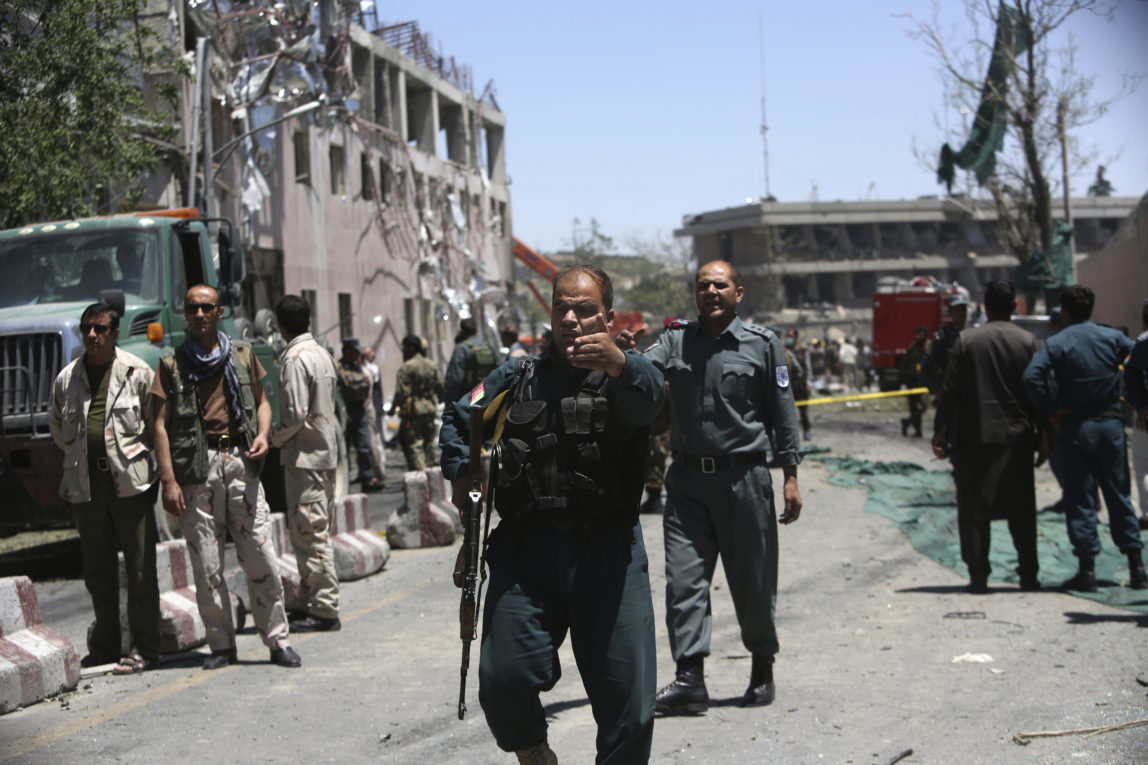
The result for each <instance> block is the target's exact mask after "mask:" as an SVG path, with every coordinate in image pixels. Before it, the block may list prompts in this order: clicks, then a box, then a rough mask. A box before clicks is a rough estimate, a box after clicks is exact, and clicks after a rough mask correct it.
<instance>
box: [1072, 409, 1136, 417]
mask: <svg viewBox="0 0 1148 765" xmlns="http://www.w3.org/2000/svg"><path fill="white" fill-rule="evenodd" d="M1061 416H1062V417H1063V418H1064V419H1066V420H1091V419H1094V418H1102V419H1106V420H1109V419H1110V420H1122V419H1124V413H1123V412H1121V411H1118V410H1116V409H1066V410H1065V411H1064V414H1063V415H1061Z"/></svg>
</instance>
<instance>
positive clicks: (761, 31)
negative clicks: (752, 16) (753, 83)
mask: <svg viewBox="0 0 1148 765" xmlns="http://www.w3.org/2000/svg"><path fill="white" fill-rule="evenodd" d="M757 42H758V46H757V47H758V55H759V56H760V58H761V149H762V159H763V160H764V162H765V198H766V199H772V197H773V194H772V193H771V191H770V188H769V124H768V123H767V122H766V120H765V21H764V20H763V18H762V14H761V11H758V14H757Z"/></svg>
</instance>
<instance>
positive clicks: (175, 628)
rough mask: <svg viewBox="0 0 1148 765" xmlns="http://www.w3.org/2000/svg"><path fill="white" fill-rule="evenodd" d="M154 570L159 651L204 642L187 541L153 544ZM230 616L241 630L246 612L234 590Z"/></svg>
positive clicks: (123, 598)
mask: <svg viewBox="0 0 1148 765" xmlns="http://www.w3.org/2000/svg"><path fill="white" fill-rule="evenodd" d="M155 552H156V573H157V574H158V577H159V650H160V652H161V653H178V652H180V651H186V650H188V649H191V648H196V647H198V646H201V645H203V644H204V643H206V642H207V630H206V628H205V627H204V626H203V619H201V618H200V617H199V606H198V605H196V602H195V578H194V576H193V574H192V570H191V554H190V553H189V552H188V551H187V541H186V540H183V539H176V540H174V541H171V542H160V543H159V544H158V545H156V550H155ZM123 565H124V559H123V556H122V555H121V556H120V569H121V574H120V577H121V578H120V581H121V582H122V581H123ZM127 598H128V594H127V589H126V588H125V587H122V586H121V588H120V623H121V625H123V626H122V634H123V636H124V638H123V639H124V648H123V650H124V651H127V650H128V648H129V647H130V646H131V634H130V632H129V630H128V628H127V612H126V608H127ZM231 608H232V618H233V619H234V620H235V628H236V629H243V625H244V623H245V622H246V620H247V612H246V609H245V608H244V605H243V602H242V601H241V600H240V599H239V596H238V595H236V594H235V592H232V593H231Z"/></svg>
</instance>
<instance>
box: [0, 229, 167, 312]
mask: <svg viewBox="0 0 1148 765" xmlns="http://www.w3.org/2000/svg"><path fill="white" fill-rule="evenodd" d="M159 236H160V234H159V231H156V230H147V231H140V230H133V231H107V230H103V231H61V232H59V233H55V234H45V235H38V236H35V237H32V236H29V237H27V238H18V239H6V240H3V241H0V308H9V307H12V306H21V305H37V304H40V303H65V302H85V303H94V302H95V301H96V300H97V299H98V298H99V296H100V290H110V289H120V290H123V292H124V300H125V302H126V303H128V304H132V303H136V304H138V303H144V304H149V303H151V304H157V303H160V302H162V280H161V278H160V275H161V273H162V271H161V267H160V239H159Z"/></svg>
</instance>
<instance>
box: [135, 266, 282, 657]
mask: <svg viewBox="0 0 1148 765" xmlns="http://www.w3.org/2000/svg"><path fill="white" fill-rule="evenodd" d="M184 315H185V317H186V319H187V324H188V329H187V336H186V339H185V340H184V342H183V343H182V344H180V345H179V346H178V347H177V348H175V349H174V350H169V351H166V352H165V353H164V354H163V355H162V356H161V357H160V360H159V366H158V367H157V368H156V374H155V380H154V382H153V383H152V386H151V394H152V397H153V399H154V400H155V401H156V413H155V424H154V427H155V456H156V461H157V462H158V463H159V477H160V481H161V483H162V486H163V507H164V509H165V510H167V512H169V513H171V514H172V515H175V516H177V517H178V518H179V525H180V529H181V530H182V531H183V536H184V538H185V539H186V540H187V550H188V553H190V556H191V568H192V573H193V574H194V576H195V599H196V603H197V604H198V606H199V615H200V617H202V619H203V625H204V627H205V628H206V631H207V642H208V644H209V645H210V646H211V655H210V656H208V657H207V658H206V659H205V660H204V662H203V668H204V669H219V668H221V667H225V666H227V665H228V664H235V663H236V661H237V660H238V657H237V656H236V650H235V622H234V621H233V620H232V614H231V595H230V593H229V591H228V589H227V582H226V580H225V579H224V577H223V543H224V541H225V540H226V538H227V532H228V531H230V532H231V538H232V540H233V541H234V542H235V554H236V557H237V558H238V559H239V565H240V566H241V567H242V568H243V573H244V574H246V575H247V588H248V593H249V594H250V598H249V605H250V607H251V614H252V616H253V617H254V619H255V627H256V629H258V630H259V635H260V637H261V638H262V639H263V643H264V645H266V646H267V647H268V648H270V649H271V663H273V664H278V665H279V666H281V667H298V666H299V665H300V664H302V660H301V659H300V658H299V654H297V653H295V650H294V649H293V648H291V645H290V642H289V640H288V637H287V635H288V626H287V611H286V609H285V608H284V605H283V583H282V581H281V580H280V579H279V569H278V567H277V564H276V562H275V547H274V545H273V544H272V542H271V534H270V524H269V523H268V521H267V515H268V509H267V501H266V500H265V499H264V498H263V489H262V487H260V485H259V470H260V468H261V467H262V464H263V458H264V457H265V456H266V455H267V450H268V448H269V447H268V441H267V436H268V433H269V432H270V430H271V403H270V402H269V401H268V400H267V398H266V397H265V396H264V395H263V385H262V384H261V383H260V380H261V379H262V378H263V377H264V376H265V375H266V374H267V373H266V372H265V371H264V370H263V366H262V365H261V364H260V363H259V359H257V358H256V357H255V354H254V353H253V352H252V351H251V346H249V345H247V344H246V343H243V342H238V341H237V342H235V343H232V341H231V338H229V337H228V336H227V334H226V333H224V332H220V331H219V329H218V326H219V321H220V319H222V318H223V304H222V303H221V302H220V298H219V293H218V292H217V291H216V290H215V289H214V288H212V287H208V286H207V285H204V284H200V285H197V286H195V287H192V288H191V289H189V290H188V291H187V294H186V296H185V298H184Z"/></svg>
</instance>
